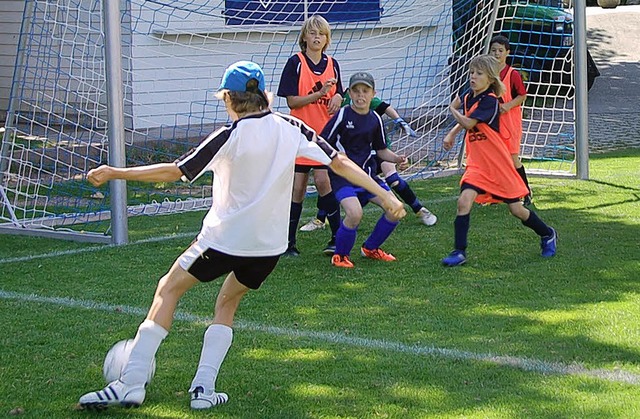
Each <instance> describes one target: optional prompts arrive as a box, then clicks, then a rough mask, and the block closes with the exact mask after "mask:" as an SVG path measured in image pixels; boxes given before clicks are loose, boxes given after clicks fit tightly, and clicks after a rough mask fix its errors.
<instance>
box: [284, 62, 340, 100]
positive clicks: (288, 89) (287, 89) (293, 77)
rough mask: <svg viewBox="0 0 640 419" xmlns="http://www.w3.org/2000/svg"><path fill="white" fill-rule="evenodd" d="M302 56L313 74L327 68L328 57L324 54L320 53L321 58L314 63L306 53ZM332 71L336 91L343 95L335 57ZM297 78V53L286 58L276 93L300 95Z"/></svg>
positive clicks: (298, 73)
mask: <svg viewBox="0 0 640 419" xmlns="http://www.w3.org/2000/svg"><path fill="white" fill-rule="evenodd" d="M304 57H305V59H306V60H307V65H308V66H309V68H310V69H311V71H313V72H314V73H315V74H322V73H324V71H325V70H326V69H327V62H328V59H327V56H326V54H322V59H321V60H320V62H319V63H318V64H315V63H314V62H313V61H311V60H310V59H309V57H307V56H306V55H305V56H304ZM333 71H334V72H335V74H336V78H337V79H338V83H337V84H336V93H338V94H340V95H341V96H344V90H342V80H341V78H340V66H339V65H338V61H336V59H335V58H334V59H333ZM299 80H300V58H299V57H298V54H295V55H293V56H291V57H289V59H288V60H287V64H286V65H285V66H284V69H283V70H282V75H281V76H280V84H279V85H278V93H277V95H278V96H280V97H287V96H300V92H299V91H298V81H299Z"/></svg>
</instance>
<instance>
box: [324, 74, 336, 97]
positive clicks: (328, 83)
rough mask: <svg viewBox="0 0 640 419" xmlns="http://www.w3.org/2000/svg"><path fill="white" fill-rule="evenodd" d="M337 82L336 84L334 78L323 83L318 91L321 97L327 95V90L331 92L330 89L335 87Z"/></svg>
mask: <svg viewBox="0 0 640 419" xmlns="http://www.w3.org/2000/svg"><path fill="white" fill-rule="evenodd" d="M337 82H338V79H336V78H331V79H329V80H327V81H326V82H324V85H322V88H321V89H320V93H322V96H324V95H326V94H327V93H329V90H331V88H332V87H333V86H335V85H336V83H337Z"/></svg>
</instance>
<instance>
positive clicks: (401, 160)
mask: <svg viewBox="0 0 640 419" xmlns="http://www.w3.org/2000/svg"><path fill="white" fill-rule="evenodd" d="M376 155H377V156H378V157H380V158H381V159H382V160H384V161H388V162H390V163H395V164H399V165H402V164H406V163H407V157H406V156H401V155H398V154H396V153H395V152H393V151H391V150H389V149H388V148H385V149H384V150H376Z"/></svg>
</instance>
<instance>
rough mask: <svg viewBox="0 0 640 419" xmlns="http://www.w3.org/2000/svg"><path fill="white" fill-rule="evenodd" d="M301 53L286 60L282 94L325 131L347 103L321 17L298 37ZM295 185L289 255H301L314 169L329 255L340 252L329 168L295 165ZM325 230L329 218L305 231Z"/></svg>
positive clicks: (310, 21) (294, 110)
mask: <svg viewBox="0 0 640 419" xmlns="http://www.w3.org/2000/svg"><path fill="white" fill-rule="evenodd" d="M298 45H299V46H300V52H298V53H297V54H295V55H293V56H292V57H290V58H289V60H288V61H287V64H286V65H285V67H284V69H283V71H282V76H281V78H280V85H279V86H278V96H281V97H284V98H286V99H287V106H289V108H290V109H291V115H293V116H295V117H297V118H299V119H301V120H302V121H304V122H305V123H306V124H307V125H309V126H310V127H311V128H313V129H314V130H315V131H316V132H318V133H319V132H321V131H322V129H323V128H324V126H325V124H326V123H327V122H328V121H329V118H331V115H333V114H334V113H336V112H337V111H338V109H340V105H341V103H342V95H343V93H344V92H343V90H342V82H341V79H340V66H339V65H338V62H337V61H336V60H335V59H334V58H333V57H331V56H330V55H327V54H326V53H325V52H326V51H327V48H329V45H331V27H330V26H329V23H328V22H327V21H326V19H324V18H323V17H322V16H319V15H314V16H311V17H309V18H308V19H307V20H305V22H304V23H303V25H302V28H301V29H300V36H299V37H298ZM295 171H296V174H295V181H294V184H293V196H292V200H291V211H290V219H289V247H288V249H287V252H286V254H287V255H290V256H297V255H299V254H300V251H299V250H298V248H297V247H296V232H297V229H298V223H299V222H300V215H301V214H302V202H303V201H304V198H305V195H306V192H307V183H308V182H309V173H310V172H311V171H313V180H314V183H315V186H316V190H317V191H318V202H317V206H318V211H319V212H320V214H321V217H326V219H328V221H329V226H330V227H331V240H330V241H329V243H328V244H327V246H326V247H325V248H324V250H323V251H324V253H325V254H327V255H332V254H333V252H334V250H335V235H336V233H337V231H338V228H339V227H340V206H339V204H338V201H337V200H336V197H335V195H334V194H333V191H332V190H331V183H330V181H329V174H328V171H327V168H326V166H324V165H322V164H320V163H318V162H316V161H313V160H311V159H305V158H300V159H298V160H297V161H296V168H295ZM323 226H324V220H320V221H319V222H318V221H316V220H312V221H311V223H310V224H307V225H305V227H304V228H305V230H307V231H308V230H312V229H315V228H321V227H323Z"/></svg>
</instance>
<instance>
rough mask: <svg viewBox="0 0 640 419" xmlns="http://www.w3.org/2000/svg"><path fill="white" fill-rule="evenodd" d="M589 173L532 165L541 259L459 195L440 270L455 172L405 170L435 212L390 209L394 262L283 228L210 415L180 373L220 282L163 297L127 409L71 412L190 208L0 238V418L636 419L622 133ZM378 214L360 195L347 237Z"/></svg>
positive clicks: (634, 155) (638, 358) (637, 351)
mask: <svg viewBox="0 0 640 419" xmlns="http://www.w3.org/2000/svg"><path fill="white" fill-rule="evenodd" d="M590 178H591V179H590V180H588V181H580V180H573V179H549V178H540V177H533V178H532V179H531V184H532V187H533V189H534V194H535V195H534V203H535V208H536V210H537V212H538V214H539V215H540V217H541V218H542V219H543V220H545V221H546V222H548V223H549V224H551V225H552V226H554V227H555V228H556V229H557V231H558V235H559V244H558V254H557V256H556V257H554V258H551V259H543V258H541V257H540V255H539V252H540V249H539V240H538V238H537V236H536V235H535V234H534V233H533V232H532V231H530V230H529V229H527V228H525V227H523V226H522V225H521V224H520V222H519V221H518V220H517V219H516V218H514V217H512V216H510V215H509V213H508V210H507V208H506V207H505V206H504V205H498V206H491V207H475V208H474V210H473V212H472V214H471V231H470V235H469V248H468V251H467V255H468V262H467V264H466V265H464V266H462V267H458V268H444V267H442V266H441V264H440V259H441V258H442V257H443V256H445V255H446V254H447V253H448V252H449V251H450V250H451V246H452V243H453V225H452V223H453V219H454V217H455V207H456V196H457V191H458V181H459V178H458V177H455V178H453V177H452V178H445V179H430V180H426V181H420V182H414V183H412V186H413V187H414V190H415V191H416V193H417V194H418V196H419V197H420V198H421V199H422V200H423V201H424V202H425V204H426V206H427V207H428V208H429V209H430V210H432V211H433V212H434V213H435V214H437V215H438V217H439V221H438V224H436V225H435V226H434V227H426V226H423V225H421V224H420V223H419V222H418V220H417V219H416V218H415V217H414V216H413V215H409V216H407V218H406V219H405V220H403V221H402V222H401V224H400V226H399V227H398V228H397V230H396V232H394V234H393V235H392V236H391V237H390V239H389V240H388V241H387V243H386V244H385V246H384V248H385V250H387V251H389V252H391V253H393V254H394V255H395V256H396V257H398V262H395V263H392V264H384V263H381V262H374V261H370V260H365V259H363V258H361V257H359V256H358V255H357V254H356V253H355V252H354V257H353V260H354V263H355V264H356V267H355V269H353V270H339V269H336V268H333V267H332V266H330V264H329V259H328V258H327V257H325V256H323V255H322V254H321V250H322V248H323V246H324V244H325V243H326V241H327V240H328V238H329V232H328V231H327V230H325V231H317V232H311V233H304V232H301V233H299V234H298V238H299V244H300V246H299V248H300V250H301V251H302V255H301V256H300V257H299V258H292V259H282V260H281V262H280V264H279V265H278V267H277V268H276V271H275V272H274V273H273V274H272V276H271V277H270V278H269V280H268V281H267V282H266V283H265V284H264V285H263V286H262V288H261V289H260V290H259V291H257V292H252V293H250V294H249V295H248V296H247V297H246V298H245V299H244V300H243V302H242V304H241V307H240V309H239V311H238V315H237V325H236V328H235V332H234V343H233V345H232V347H231V350H230V351H229V355H228V356H227V360H226V362H225V363H224V364H223V367H222V371H221V373H220V377H219V379H218V388H219V390H220V391H225V392H227V393H228V394H229V396H230V401H229V403H228V404H226V405H223V406H220V407H218V408H216V409H214V410H212V411H210V412H192V411H191V410H190V409H189V400H188V393H187V390H188V388H189V384H190V382H191V378H192V376H193V373H194V372H195V367H196V364H197V359H198V356H199V352H200V345H201V338H202V334H203V332H204V329H205V322H206V319H207V318H210V317H211V310H212V306H213V299H214V298H215V295H216V292H217V290H218V288H219V286H220V282H219V281H218V282H216V283H214V284H210V285H201V286H199V287H197V288H196V289H194V290H192V291H191V292H190V293H188V294H187V295H186V296H185V297H184V299H183V300H182V301H181V304H180V307H179V317H178V320H177V321H176V322H175V324H174V328H173V329H172V331H171V333H170V334H169V337H168V338H167V339H166V340H165V342H164V344H163V345H162V347H161V348H160V350H159V353H158V357H157V372H156V376H155V378H154V380H153V382H152V383H151V385H150V386H149V387H148V389H147V390H148V391H147V399H146V401H145V403H144V405H143V406H142V407H140V408H139V409H132V410H124V409H118V408H114V409H110V410H109V411H108V412H103V413H101V414H99V415H96V414H95V413H92V412H84V411H78V410H77V409H76V402H77V400H78V397H79V396H80V395H82V394H83V393H85V392H87V391H90V390H95V389H98V388H101V387H102V386H103V385H104V383H103V379H102V361H103V358H104V354H105V353H106V351H107V350H108V349H109V347H110V346H111V345H112V344H113V343H114V342H116V341H117V340H120V339H125V338H129V337H133V335H134V334H135V331H136V329H137V326H138V324H139V323H140V322H141V321H142V319H143V318H144V313H145V312H146V308H147V307H148V305H149V303H150V302H151V298H152V296H153V291H154V289H155V284H156V282H157V279H158V278H159V277H160V276H161V275H163V274H164V272H165V271H166V270H167V269H168V268H169V266H170V264H171V263H172V262H173V260H174V259H175V258H176V257H177V256H178V255H179V254H180V252H181V251H182V250H183V249H184V248H185V247H186V246H188V244H189V242H190V241H191V239H192V234H193V235H195V233H196V232H197V230H198V228H199V224H200V221H201V218H202V217H203V215H204V213H188V214H183V215H178V216H161V217H155V218H150V217H138V218H136V219H131V220H130V222H129V224H130V228H131V230H132V232H131V241H132V243H131V244H129V245H126V246H121V247H109V246H98V245H90V244H81V243H72V242H65V241H55V240H50V239H39V238H32V237H20V236H0V237H1V238H2V240H0V273H1V275H0V277H1V279H0V319H1V324H2V334H1V335H0V343H1V344H0V395H1V397H0V416H9V415H10V414H12V413H13V414H19V415H20V417H29V418H78V417H89V416H100V417H105V418H106V417H109V418H111V417H140V418H190V417H216V418H634V417H640V348H639V346H638V342H639V341H640V298H639V295H640V244H639V243H640V240H639V237H640V181H639V179H640V150H629V151H620V152H616V153H615V154H606V155H596V156H592V157H591V162H590ZM314 205H315V199H307V200H306V207H305V214H304V216H303V222H306V221H307V220H308V219H309V218H310V217H311V216H312V214H313V206H314ZM379 214H380V212H379V210H378V209H377V208H376V207H367V209H366V210H365V221H364V222H363V225H362V226H361V228H360V232H359V236H358V242H357V244H359V243H361V242H362V241H363V240H364V238H365V237H366V235H367V234H368V233H369V232H370V231H371V228H372V226H373V225H374V223H375V221H376V220H377V218H378V216H379ZM158 236H161V237H166V239H165V240H159V241H148V240H147V241H145V240H146V239H149V238H154V237H158ZM34 256H39V257H34Z"/></svg>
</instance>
